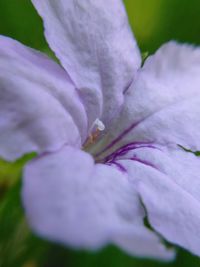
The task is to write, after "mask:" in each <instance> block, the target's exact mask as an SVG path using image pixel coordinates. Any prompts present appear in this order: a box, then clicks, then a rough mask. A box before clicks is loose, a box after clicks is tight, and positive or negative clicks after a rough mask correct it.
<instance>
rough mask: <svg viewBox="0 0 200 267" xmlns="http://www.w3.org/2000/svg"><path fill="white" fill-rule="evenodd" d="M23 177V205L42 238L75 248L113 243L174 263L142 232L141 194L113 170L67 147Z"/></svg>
mask: <svg viewBox="0 0 200 267" xmlns="http://www.w3.org/2000/svg"><path fill="white" fill-rule="evenodd" d="M72 159H73V160H72ZM24 176H25V177H24V180H23V203H24V206H25V210H26V214H27V217H28V220H29V222H30V225H31V226H32V228H33V229H34V230H35V231H36V232H37V233H38V234H39V235H42V236H44V237H45V238H48V239H50V240H53V241H56V242H60V243H63V244H65V245H71V246H74V247H77V248H85V249H97V248H99V247H101V246H103V245H105V244H107V243H115V244H117V245H119V246H120V247H122V248H123V249H125V250H126V251H127V252H129V253H132V254H134V255H138V256H147V257H157V258H163V259H168V260H169V259H172V258H173V256H174V252H173V251H168V250H166V249H165V248H164V246H163V245H162V244H161V242H160V240H159V238H158V237H157V236H156V235H154V233H152V232H151V231H149V230H148V229H147V228H145V227H144V225H143V218H144V215H145V214H144V210H143V207H142V205H141V204H140V202H139V198H138V195H137V194H136V192H135V190H134V188H133V187H131V186H130V184H129V182H128V180H127V177H126V176H125V175H124V174H122V173H121V172H119V171H118V170H116V169H115V168H112V167H109V166H106V165H102V164H97V165H94V162H93V159H92V157H91V156H90V155H89V154H87V153H85V152H83V151H80V150H76V149H74V148H72V147H65V148H63V149H62V150H60V151H59V152H57V153H53V154H49V155H45V156H43V157H40V158H38V159H36V160H33V161H32V162H30V163H29V164H28V165H27V166H26V169H25V173H24Z"/></svg>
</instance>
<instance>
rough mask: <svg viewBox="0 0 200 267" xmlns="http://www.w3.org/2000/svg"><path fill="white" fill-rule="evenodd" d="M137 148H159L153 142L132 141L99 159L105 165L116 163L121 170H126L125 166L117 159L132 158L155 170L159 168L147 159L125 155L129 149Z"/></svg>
mask: <svg viewBox="0 0 200 267" xmlns="http://www.w3.org/2000/svg"><path fill="white" fill-rule="evenodd" d="M138 148H152V149H159V150H160V148H159V147H157V146H155V145H154V144H153V143H148V142H133V143H129V144H127V145H124V146H122V147H120V148H119V149H118V150H116V151H115V152H113V153H112V154H110V155H108V156H107V157H105V158H104V159H103V160H101V162H103V163H104V164H106V165H110V166H112V165H113V164H114V165H116V166H117V167H118V169H120V170H121V171H122V172H127V170H126V168H125V167H124V166H123V165H122V164H121V163H119V162H118V161H119V160H132V161H137V162H140V163H142V164H144V165H146V166H149V167H152V168H154V169H156V170H159V169H158V168H157V167H156V166H155V165H154V164H152V163H151V162H149V161H147V160H143V159H140V158H138V157H137V156H134V155H133V156H131V157H127V156H126V155H127V153H128V152H129V151H131V150H135V149H138Z"/></svg>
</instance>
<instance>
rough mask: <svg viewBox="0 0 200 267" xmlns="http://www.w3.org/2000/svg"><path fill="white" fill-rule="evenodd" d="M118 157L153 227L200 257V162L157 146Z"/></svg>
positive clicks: (199, 159) (166, 237)
mask: <svg viewBox="0 0 200 267" xmlns="http://www.w3.org/2000/svg"><path fill="white" fill-rule="evenodd" d="M154 146H155V147H154V148H152V147H140V148H139V147H138V148H137V149H132V150H129V151H127V153H126V154H123V155H121V156H119V157H118V158H117V159H115V160H116V161H117V163H118V164H120V165H121V166H123V168H124V169H125V170H126V171H127V172H128V174H129V179H130V182H131V183H132V184H133V185H134V187H135V189H136V190H137V191H138V193H139V194H140V196H141V199H142V201H143V203H144V206H145V207H146V211H147V215H148V219H149V222H150V224H151V225H152V226H153V228H154V229H155V230H156V231H157V232H159V233H160V234H161V235H162V236H163V237H164V238H165V239H166V240H168V241H169V242H171V243H173V244H177V245H179V246H182V247H183V248H185V249H187V250H189V251H190V252H192V253H194V254H196V255H199V256H200V242H199V240H200V232H199V225H200V158H198V157H196V156H195V155H193V154H192V153H188V152H185V151H183V150H182V149H178V148H177V149H172V148H167V147H163V146H159V145H156V144H154Z"/></svg>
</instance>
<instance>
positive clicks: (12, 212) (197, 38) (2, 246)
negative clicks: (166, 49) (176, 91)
mask: <svg viewBox="0 0 200 267" xmlns="http://www.w3.org/2000/svg"><path fill="white" fill-rule="evenodd" d="M41 1H43V0H41ZM55 1H56V0H55ZM94 1H95V0H94ZM108 1H109V0H108ZM124 2H125V5H126V7H127V11H128V15H129V20H130V23H131V26H132V28H133V30H134V33H135V36H136V38H137V40H138V43H139V46H140V48H141V51H142V52H149V53H153V52H154V51H155V50H156V49H157V48H158V47H159V46H160V45H161V44H163V43H164V42H166V41H168V40H170V39H174V40H177V41H180V42H188V43H192V44H196V45H198V44H199V43H200V18H199V16H200V1H199V0H190V1H188V0H125V1H124ZM0 34H3V35H7V36H11V37H13V38H15V39H17V40H19V41H21V42H22V43H24V44H26V45H28V46H31V47H33V48H37V49H39V50H42V51H44V52H46V53H48V54H50V55H52V54H51V52H50V51H49V49H48V46H47V44H46V42H45V40H44V37H43V28H42V22H41V19H40V18H39V17H38V15H37V13H36V11H35V10H34V8H33V7H32V5H31V3H30V0H0ZM26 160H27V158H23V159H20V160H19V161H17V162H16V163H14V164H9V163H6V162H4V161H0V267H65V266H70V267H76V266H77V267H78V266H79V267H82V266H86V267H102V266H105V267H110V266H112V267H137V266H138V267H142V266H143V267H148V266H149V267H159V266H179V267H186V266H187V267H189V266H192V267H197V266H199V267H200V259H199V258H197V257H195V256H192V255H190V254H189V253H187V252H185V251H183V250H181V249H178V257H177V259H176V261H175V262H173V263H168V264H166V263H160V262H156V261H152V260H144V259H136V258H133V257H129V256H128V255H126V254H125V253H123V252H121V251H120V250H118V249H117V248H115V247H108V248H105V249H104V250H102V251H100V252H97V253H89V252H83V251H82V252H80V251H79V252H78V251H73V250H70V249H67V248H63V247H60V246H56V245H54V244H50V243H48V242H46V241H44V240H40V239H39V238H37V237H36V236H34V235H33V234H32V233H31V232H30V231H29V229H28V226H27V224H26V221H25V219H24V217H23V209H22V207H21V202H20V183H21V180H20V177H21V168H22V166H23V164H24V163H25V162H26Z"/></svg>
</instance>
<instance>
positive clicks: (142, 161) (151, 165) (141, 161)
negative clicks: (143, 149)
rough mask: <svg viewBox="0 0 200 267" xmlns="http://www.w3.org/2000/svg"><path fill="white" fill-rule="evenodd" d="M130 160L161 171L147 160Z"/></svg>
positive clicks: (136, 158) (134, 158)
mask: <svg viewBox="0 0 200 267" xmlns="http://www.w3.org/2000/svg"><path fill="white" fill-rule="evenodd" d="M130 160H134V161H137V162H140V163H142V164H144V165H147V166H149V167H152V168H154V169H156V170H159V169H158V168H157V167H156V166H155V165H154V164H152V163H151V162H149V161H147V160H142V159H139V158H138V157H132V158H130Z"/></svg>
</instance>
